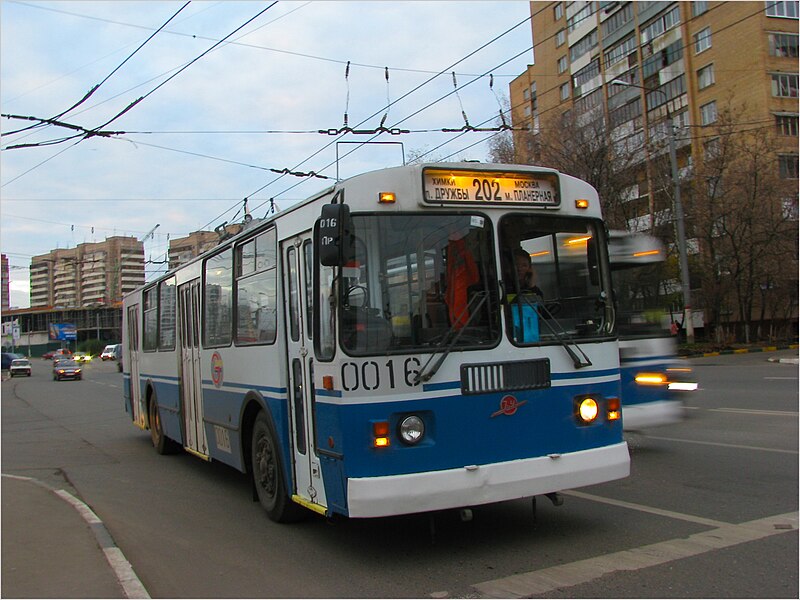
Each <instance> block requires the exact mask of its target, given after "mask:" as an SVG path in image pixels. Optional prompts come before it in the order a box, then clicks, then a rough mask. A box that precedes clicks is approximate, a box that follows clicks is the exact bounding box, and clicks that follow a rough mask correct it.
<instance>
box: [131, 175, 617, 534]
mask: <svg viewBox="0 0 800 600" xmlns="http://www.w3.org/2000/svg"><path fill="white" fill-rule="evenodd" d="M610 295H611V280H610V268H609V264H608V246H607V241H606V238H605V231H604V225H603V222H602V220H601V215H600V208H599V202H598V197H597V193H596V191H595V190H594V189H593V188H592V187H591V186H589V185H588V184H586V183H584V182H582V181H579V180H577V179H575V178H573V177H569V176H566V175H563V174H560V173H558V172H557V171H554V170H552V169H544V168H535V167H527V166H511V165H478V164H474V163H448V164H426V165H414V166H404V167H397V168H391V169H385V170H381V171H375V172H371V173H366V174H362V175H359V176H356V177H353V178H351V179H348V180H345V181H341V182H339V183H337V184H336V185H335V186H333V187H331V188H330V189H327V190H325V191H323V192H321V193H319V194H317V195H315V196H313V197H311V198H309V199H308V200H306V201H304V202H302V203H300V204H298V205H296V206H294V207H292V208H290V209H288V210H284V211H282V212H280V213H278V214H276V215H273V216H271V217H269V218H267V219H265V220H262V221H258V222H256V221H253V222H252V223H251V224H250V226H249V227H247V228H246V229H245V230H244V231H242V232H241V233H239V234H238V235H236V236H235V237H232V238H230V239H228V240H224V241H222V242H221V243H220V244H219V246H217V247H216V248H214V249H213V250H210V251H208V252H206V253H205V254H203V255H202V256H200V257H198V258H196V259H195V260H194V261H193V262H190V263H188V264H186V265H183V266H181V267H178V268H177V269H175V270H173V271H170V272H169V273H167V274H166V275H164V276H162V277H161V278H160V279H158V280H157V281H154V282H151V283H148V284H146V285H145V286H144V287H142V288H141V289H139V290H137V291H135V292H133V293H132V294H130V295H129V296H127V297H126V298H125V301H124V325H123V328H124V332H125V341H124V343H125V347H126V351H125V353H124V360H125V380H126V386H125V407H126V411H127V412H128V413H129V414H130V416H131V418H132V420H133V422H134V423H135V424H136V425H137V426H138V427H140V428H141V429H149V430H150V434H151V437H152V441H153V444H154V445H155V447H156V449H157V451H158V452H159V453H165V452H168V451H170V450H180V449H184V450H185V451H187V452H189V453H192V454H195V455H197V456H199V457H201V458H203V459H205V460H209V461H211V460H214V461H221V462H223V463H226V464H228V465H230V466H232V467H234V468H236V469H239V470H240V471H242V472H245V473H249V474H250V475H251V477H252V482H253V489H254V499H257V500H258V501H260V503H261V504H262V505H263V507H264V509H265V510H266V512H267V513H268V515H269V516H270V518H272V519H273V520H276V521H289V520H292V519H294V518H297V517H298V516H301V515H298V512H299V513H303V512H304V510H303V508H301V507H305V509H310V510H312V511H315V512H317V513H320V514H324V515H329V516H331V515H334V514H339V515H345V516H349V517H354V518H356V517H380V516H389V515H400V514H408V513H419V512H427V511H435V510H441V509H448V508H469V507H474V506H478V505H481V504H487V503H492V502H499V501H504V500H510V499H516V498H534V499H535V497H536V496H537V495H548V496H549V497H550V499H551V500H554V501H556V500H558V497H557V496H555V495H554V494H555V493H556V492H558V491H560V490H564V489H568V488H574V487H580V486H586V485H592V484H596V483H601V482H605V481H610V480H614V479H618V478H622V477H626V476H627V475H628V474H629V469H630V462H629V455H628V447H627V444H626V443H625V441H624V440H623V434H622V414H621V407H620V399H619V398H620V370H619V354H618V345H617V340H616V331H615V321H614V307H613V303H612V302H611V301H610Z"/></svg>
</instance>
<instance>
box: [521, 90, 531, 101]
mask: <svg viewBox="0 0 800 600" xmlns="http://www.w3.org/2000/svg"><path fill="white" fill-rule="evenodd" d="M522 99H523V100H530V99H531V92H530V90H529V89H528V88H525V89H524V90H522Z"/></svg>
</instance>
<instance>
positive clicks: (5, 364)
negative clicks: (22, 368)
mask: <svg viewBox="0 0 800 600" xmlns="http://www.w3.org/2000/svg"><path fill="white" fill-rule="evenodd" d="M18 358H25V357H24V356H22V354H15V353H14V352H3V356H2V367H0V368H2V370H3V371H7V370H8V369H9V368H10V367H11V362H12V361H14V360H16V359H18Z"/></svg>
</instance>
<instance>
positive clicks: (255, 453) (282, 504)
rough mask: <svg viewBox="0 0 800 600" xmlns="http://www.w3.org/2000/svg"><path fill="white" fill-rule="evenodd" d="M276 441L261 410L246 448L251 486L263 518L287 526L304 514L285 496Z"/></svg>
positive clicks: (272, 429) (268, 419)
mask: <svg viewBox="0 0 800 600" xmlns="http://www.w3.org/2000/svg"><path fill="white" fill-rule="evenodd" d="M277 439H278V438H277V436H276V435H275V428H274V427H273V426H272V420H271V419H270V418H269V416H268V415H267V414H266V413H265V412H264V411H263V410H262V411H261V412H259V413H258V416H257V417H256V420H255V423H254V424H253V440H252V444H251V447H250V459H251V463H250V464H251V475H252V478H253V487H254V488H255V490H256V494H257V496H258V501H259V502H260V503H261V506H262V507H263V508H264V510H265V511H266V513H267V516H269V518H270V519H272V520H273V521H275V522H276V523H289V522H291V521H297V520H298V519H300V518H302V517H303V516H304V515H303V513H304V511H303V509H302V508H301V507H300V506H299V505H297V504H295V503H294V502H292V501H291V499H290V498H289V496H288V494H287V491H286V482H285V481H284V477H283V469H282V467H281V454H280V449H279V448H278V443H277Z"/></svg>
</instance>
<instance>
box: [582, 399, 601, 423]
mask: <svg viewBox="0 0 800 600" xmlns="http://www.w3.org/2000/svg"><path fill="white" fill-rule="evenodd" d="M598 413H599V408H598V406H597V400H595V399H594V398H584V399H583V400H581V403H580V405H579V406H578V416H580V418H581V421H583V422H584V423H591V422H592V421H594V420H595V419H596V418H597V414H598Z"/></svg>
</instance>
